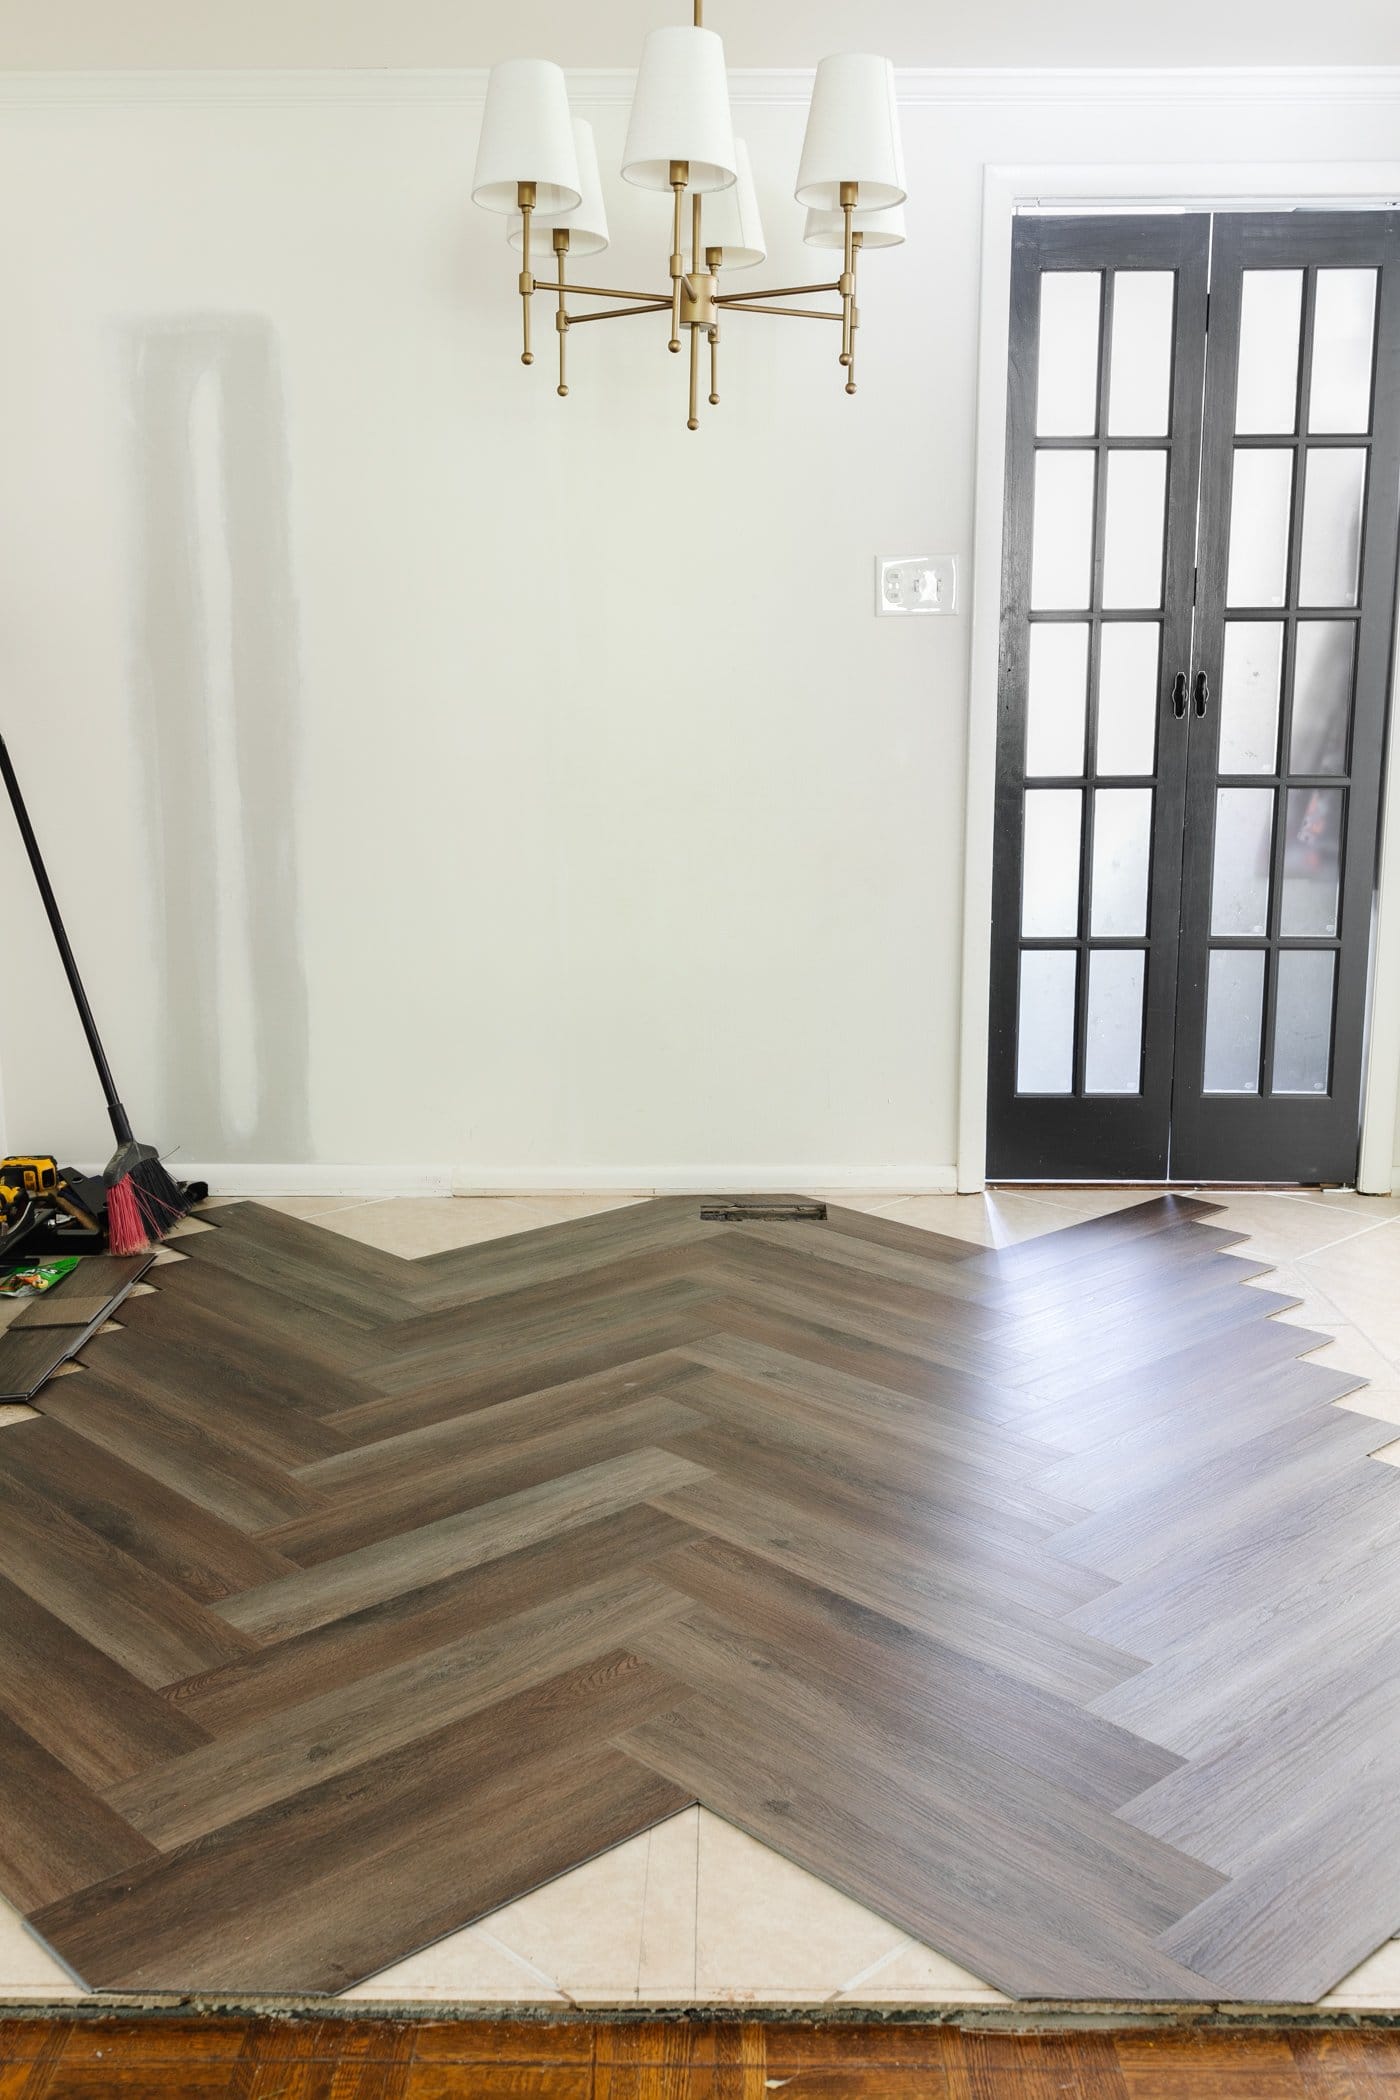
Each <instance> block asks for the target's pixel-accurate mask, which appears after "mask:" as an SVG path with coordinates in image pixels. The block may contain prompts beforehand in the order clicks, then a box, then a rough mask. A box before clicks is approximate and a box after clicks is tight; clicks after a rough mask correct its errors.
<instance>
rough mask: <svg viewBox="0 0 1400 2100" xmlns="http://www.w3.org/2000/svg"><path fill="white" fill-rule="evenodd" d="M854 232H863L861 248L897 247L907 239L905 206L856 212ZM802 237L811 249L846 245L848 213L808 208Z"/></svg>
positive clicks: (853, 224)
mask: <svg viewBox="0 0 1400 2100" xmlns="http://www.w3.org/2000/svg"><path fill="white" fill-rule="evenodd" d="M851 231H852V233H858V234H859V235H860V237H861V242H860V245H861V248H862V250H868V249H871V248H897V247H898V246H899V245H900V242H901V241H902V240H903V239H904V206H903V205H902V204H891V205H889V206H888V207H887V209H886V210H884V211H853V212H852V213H851ZM802 238H803V240H804V241H805V242H806V243H807V246H808V247H809V248H844V247H845V245H846V215H845V213H844V212H839V211H809V212H808V214H807V227H806V231H805V232H804V233H803V236H802Z"/></svg>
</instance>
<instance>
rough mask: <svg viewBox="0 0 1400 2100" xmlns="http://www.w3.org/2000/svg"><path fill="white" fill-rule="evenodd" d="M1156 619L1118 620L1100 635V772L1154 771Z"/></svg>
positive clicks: (1155, 734)
mask: <svg viewBox="0 0 1400 2100" xmlns="http://www.w3.org/2000/svg"><path fill="white" fill-rule="evenodd" d="M1160 641H1161V629H1160V627H1159V626H1158V625H1157V622H1156V621H1155V620H1113V621H1110V622H1107V623H1106V624H1105V625H1104V626H1103V628H1102V629H1101V630H1100V633H1099V751H1098V768H1099V771H1100V773H1150V772H1151V771H1152V768H1153V766H1154V764H1155V763H1156V757H1157V656H1158V649H1159V645H1160Z"/></svg>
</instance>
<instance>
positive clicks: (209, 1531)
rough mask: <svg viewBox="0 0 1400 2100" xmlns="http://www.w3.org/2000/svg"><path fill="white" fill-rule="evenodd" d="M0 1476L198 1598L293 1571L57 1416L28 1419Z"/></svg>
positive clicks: (3, 1455) (10, 1445)
mask: <svg viewBox="0 0 1400 2100" xmlns="http://www.w3.org/2000/svg"><path fill="white" fill-rule="evenodd" d="M0 1476H3V1478H5V1479H7V1480H11V1481H14V1482H16V1483H17V1484H19V1485H22V1486H24V1487H27V1488H29V1489H30V1490H31V1491H32V1492H33V1493H34V1494H35V1495H37V1496H40V1497H43V1498H44V1499H45V1500H47V1501H49V1502H51V1503H52V1504H53V1505H54V1506H55V1507H57V1508H59V1509H62V1510H66V1511H67V1513H68V1514H69V1516H71V1517H75V1518H76V1519H77V1521H78V1522H79V1523H80V1524H84V1525H86V1526H87V1528H88V1530H89V1531H93V1532H96V1534H97V1535H98V1537H99V1538H103V1539H106V1541H107V1543H108V1544H109V1545H111V1546H116V1547H118V1548H119V1549H120V1550H121V1551H122V1552H123V1553H125V1554H127V1555H129V1557H130V1558H131V1559H132V1560H134V1561H137V1562H139V1563H140V1565H141V1566H142V1567H144V1568H149V1569H150V1570H151V1572H152V1573H153V1574H155V1575H160V1576H162V1577H164V1579H165V1580H166V1581H167V1582H170V1583H172V1584H174V1585H175V1587H176V1588H178V1589H181V1590H183V1591H185V1592H186V1594H187V1595H189V1596H190V1597H193V1598H195V1599H196V1600H197V1601H198V1602H200V1603H205V1604H207V1603H209V1602H210V1601H211V1600H212V1599H213V1598H215V1597H227V1596H230V1595H231V1594H233V1593H234V1592H235V1591H238V1590H245V1589H250V1588H252V1586H253V1585H254V1584H255V1583H259V1582H273V1581H275V1580H276V1579H277V1577H278V1576H279V1575H287V1574H290V1573H291V1571H292V1567H293V1563H292V1562H291V1561H289V1560H287V1559H285V1558H284V1557H283V1555H282V1554H280V1553H277V1552H274V1551H272V1550H270V1549H269V1548H268V1547H266V1546H261V1545H258V1544H257V1543H256V1542H255V1541H254V1540H252V1539H250V1538H248V1537H247V1536H246V1535H245V1534H244V1533H243V1532H242V1531H240V1530H238V1529H237V1528H236V1527H235V1526H234V1525H231V1524H228V1523H225V1522H224V1521H223V1520H222V1519H221V1518H219V1517H216V1516H213V1515H211V1513H210V1512H209V1511H208V1510H204V1509H201V1508H200V1507H199V1505H198V1503H195V1502H191V1501H189V1500H188V1498H187V1497H185V1496H184V1495H181V1494H179V1493H177V1492H176V1490H174V1489H173V1488H169V1487H166V1486H165V1485H164V1484H163V1483H162V1482H161V1481H159V1480H156V1479H153V1478H152V1476H151V1475H150V1474H149V1473H147V1472H145V1471H143V1470H142V1469H141V1468H140V1467H138V1466H132V1465H128V1464H127V1463H126V1462H125V1461H124V1460H123V1459H119V1458H116V1457H114V1456H113V1454H112V1453H111V1452H110V1451H104V1450H103V1449H102V1448H101V1446H100V1445H97V1444H94V1443H91V1442H90V1441H89V1440H88V1439H87V1438H86V1437H83V1436H80V1435H78V1434H77V1433H76V1432H75V1431H73V1430H71V1429H68V1428H65V1426H64V1425H63V1423H62V1422H59V1421H55V1420H52V1419H48V1420H40V1421H37V1422H31V1423H26V1424H25V1425H24V1433H23V1435H22V1436H15V1437H13V1438H8V1439H7V1440H6V1442H5V1444H4V1446H3V1449H0Z"/></svg>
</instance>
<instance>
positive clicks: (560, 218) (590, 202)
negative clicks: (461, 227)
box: [506, 117, 608, 262]
mask: <svg viewBox="0 0 1400 2100" xmlns="http://www.w3.org/2000/svg"><path fill="white" fill-rule="evenodd" d="M574 149H575V151H576V153H577V154H578V173H579V183H580V185H581V187H582V190H583V201H582V203H580V204H577V205H576V206H575V207H574V209H573V210H572V211H564V212H551V213H550V214H549V215H548V217H546V216H544V215H543V214H542V213H539V212H534V213H532V214H531V218H530V254H531V256H532V257H533V258H534V260H535V261H536V262H538V261H539V260H540V259H541V258H542V257H545V256H548V254H549V253H550V250H551V247H552V245H553V242H552V236H553V233H554V229H555V227H556V226H562V227H563V228H564V231H565V232H566V233H567V234H568V236H569V253H570V255H601V254H602V252H603V250H604V249H605V248H606V247H607V245H608V215H607V212H606V210H605V209H604V207H603V185H602V183H601V182H600V181H599V179H598V147H597V143H596V141H595V140H594V137H593V126H592V125H591V124H585V123H584V121H583V118H582V117H575V118H574ZM506 239H507V240H508V241H509V242H510V245H511V247H512V248H523V247H524V246H525V231H524V221H523V220H522V218H521V215H520V213H519V212H518V211H513V212H512V213H511V215H510V224H509V226H508V228H507V231H506Z"/></svg>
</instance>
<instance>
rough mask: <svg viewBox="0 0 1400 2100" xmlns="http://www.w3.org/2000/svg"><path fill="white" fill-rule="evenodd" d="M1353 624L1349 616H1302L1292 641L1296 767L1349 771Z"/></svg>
mask: <svg viewBox="0 0 1400 2100" xmlns="http://www.w3.org/2000/svg"><path fill="white" fill-rule="evenodd" d="M1354 632H1355V630H1354V628H1353V627H1352V624H1351V622H1350V621H1349V620H1300V621H1299V622H1298V628H1297V633H1296V637H1295V640H1294V644H1293V652H1294V653H1293V732H1292V735H1291V737H1290V738H1289V754H1288V764H1289V769H1290V771H1292V772H1294V773H1345V771H1346V769H1347V745H1348V741H1349V736H1348V732H1349V731H1350V728H1351V668H1352V639H1353V635H1354Z"/></svg>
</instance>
